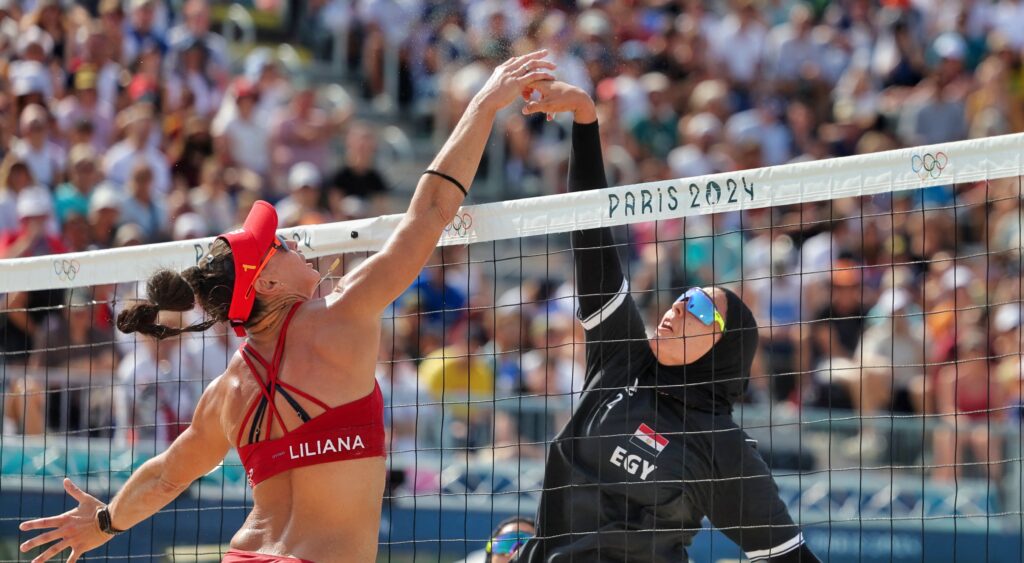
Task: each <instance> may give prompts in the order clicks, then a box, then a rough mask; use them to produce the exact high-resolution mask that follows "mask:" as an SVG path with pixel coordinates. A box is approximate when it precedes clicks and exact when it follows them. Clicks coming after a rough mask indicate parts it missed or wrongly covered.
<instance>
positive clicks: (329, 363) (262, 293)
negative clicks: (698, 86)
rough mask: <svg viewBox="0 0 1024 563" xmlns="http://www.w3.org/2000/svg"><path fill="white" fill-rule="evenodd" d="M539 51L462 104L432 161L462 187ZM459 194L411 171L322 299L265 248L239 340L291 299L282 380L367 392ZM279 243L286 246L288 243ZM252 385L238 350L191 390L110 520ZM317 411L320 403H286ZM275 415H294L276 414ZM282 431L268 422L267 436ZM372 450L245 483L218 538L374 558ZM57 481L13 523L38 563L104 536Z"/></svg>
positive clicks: (344, 394) (165, 484)
mask: <svg viewBox="0 0 1024 563" xmlns="http://www.w3.org/2000/svg"><path fill="white" fill-rule="evenodd" d="M545 54H546V52H545V51H538V52H535V53H531V54H529V55H525V56H521V57H515V58H512V59H510V60H508V61H506V62H505V63H504V64H502V65H501V66H499V67H498V68H497V69H496V70H495V71H494V73H493V74H492V75H491V77H490V79H489V80H488V81H487V83H486V84H485V85H484V87H483V89H482V90H481V91H480V93H478V94H477V95H476V96H475V97H474V99H473V101H472V102H471V104H470V106H469V108H468V109H467V111H466V113H465V114H464V115H463V116H462V119H461V120H460V121H459V123H458V125H457V126H456V128H455V131H454V132H453V133H452V135H451V137H450V138H449V139H448V142H447V143H446V144H445V145H444V147H443V148H442V149H441V151H440V153H439V154H438V156H437V157H436V158H435V159H434V161H433V163H432V164H431V169H433V170H438V171H441V172H444V173H445V174H448V175H450V176H452V177H454V178H455V179H457V180H458V181H459V182H461V183H462V184H463V185H464V186H469V185H470V183H471V181H472V179H473V176H474V175H475V174H476V169H477V165H478V163H479V162H480V158H481V155H482V153H483V149H484V145H485V143H486V141H487V138H488V136H489V134H490V132H491V125H492V123H493V121H494V117H495V115H496V113H497V112H498V110H500V109H502V108H503V107H505V106H507V105H509V104H510V103H512V102H513V101H514V100H515V99H516V98H517V97H519V96H520V95H521V94H522V93H523V92H525V91H528V89H529V87H530V86H531V85H534V84H536V83H538V82H540V81H549V80H552V79H553V77H552V75H551V74H550V72H549V71H551V70H552V69H554V65H553V64H551V63H549V62H547V61H544V60H543V57H544V55H545ZM462 199H463V195H462V192H460V191H459V189H458V188H456V187H455V186H454V185H452V184H451V183H449V182H448V181H446V180H444V179H442V178H439V177H436V176H433V175H424V176H423V177H422V178H420V181H419V185H418V186H417V189H416V193H415V195H414V196H413V198H412V202H411V203H410V205H409V210H408V212H407V213H406V215H405V217H404V219H403V220H402V222H401V224H400V225H399V227H398V229H397V230H396V231H395V233H394V234H393V235H392V236H391V238H390V239H388V241H387V243H386V244H385V245H384V248H383V249H382V250H381V251H380V252H378V253H377V254H375V255H374V256H373V257H371V258H369V259H368V260H366V261H365V262H364V263H362V264H361V265H360V266H359V267H358V268H356V269H355V270H354V271H352V272H351V273H350V274H348V275H346V276H345V277H344V278H343V279H341V280H340V281H339V283H338V286H337V288H336V289H335V291H334V292H333V293H331V294H330V295H329V296H328V297H326V298H321V299H311V296H312V295H313V292H314V290H315V288H316V286H317V285H318V283H319V280H320V274H319V273H318V272H317V271H316V270H314V269H312V267H311V266H309V265H307V263H306V261H305V259H304V257H303V256H302V255H301V254H299V253H298V252H287V253H281V252H279V253H277V254H275V255H274V257H273V258H272V259H271V260H270V262H269V264H268V265H267V267H266V268H265V269H264V271H263V272H262V274H260V277H259V278H258V279H257V281H256V291H257V294H258V295H259V298H260V299H261V300H262V302H263V303H264V305H265V307H266V308H267V309H269V310H270V311H271V312H270V313H269V314H267V315H266V316H265V317H264V318H262V319H260V320H259V322H258V323H256V324H255V325H253V326H250V327H248V330H249V334H250V343H251V344H252V345H253V346H254V347H255V348H256V349H257V351H258V352H260V353H261V354H262V355H264V356H265V357H268V358H269V357H271V356H272V355H273V349H274V345H275V343H276V341H277V337H278V334H279V333H280V329H281V326H282V324H283V322H284V319H285V315H286V314H287V312H288V310H289V307H290V306H291V305H292V304H293V303H294V302H296V301H305V300H309V301H308V303H306V304H304V305H303V306H302V307H300V308H299V310H298V312H297V313H296V315H295V318H294V319H293V321H292V323H291V326H290V328H289V331H288V336H287V344H286V349H285V350H286V352H285V356H284V361H283V363H282V365H281V380H282V381H285V382H288V383H291V384H293V385H296V386H298V387H299V388H301V389H303V390H305V391H307V392H309V393H311V394H313V395H314V396H316V397H318V398H319V399H320V400H322V401H324V402H325V403H327V404H328V405H340V404H343V403H347V402H349V401H353V400H356V399H359V398H361V397H364V396H366V395H367V394H369V393H370V392H371V391H373V388H374V364H375V362H376V359H377V347H378V345H379V342H380V316H381V314H382V313H383V311H384V309H385V307H386V306H387V305H388V304H389V303H391V302H392V301H393V300H394V299H396V298H397V297H398V296H399V295H400V294H401V293H402V292H403V291H404V290H405V289H406V288H407V287H409V285H410V284H412V282H413V281H414V279H415V278H416V276H417V275H418V274H419V272H420V270H421V269H422V268H423V266H424V265H425V264H426V262H427V259H428V257H429V256H430V254H431V252H432V251H433V250H434V247H435V246H436V244H437V241H438V239H439V238H440V236H441V233H442V231H443V229H444V227H445V225H447V224H448V222H449V221H451V219H452V218H453V217H454V216H455V213H456V211H457V210H458V208H459V206H460V205H461V204H462ZM292 250H295V248H294V246H292ZM258 394H259V388H258V386H257V384H256V382H255V380H254V378H253V377H252V375H250V373H249V372H248V369H247V368H246V366H245V363H244V362H243V361H242V359H241V357H240V356H239V354H237V353H236V354H235V356H234V357H233V358H232V360H231V362H230V364H229V365H228V368H227V370H226V371H225V372H224V374H223V375H221V376H220V377H218V378H217V379H216V380H214V381H213V382H212V383H211V384H210V385H209V387H208V388H207V389H206V391H205V392H204V393H203V396H202V398H201V399H200V401H199V404H198V407H197V408H196V412H195V415H194V417H193V420H192V425H191V426H190V427H189V428H188V429H187V430H186V431H185V432H184V433H183V434H182V435H181V436H179V437H178V438H177V439H176V440H175V441H174V442H173V443H172V444H171V445H170V446H169V448H168V449H167V451H165V452H163V453H162V454H160V455H157V456H156V457H154V458H153V459H151V460H149V461H147V462H146V463H145V464H143V465H142V467H140V468H139V470H138V471H136V472H135V474H133V475H132V476H131V478H130V479H129V480H128V482H127V483H125V486H124V488H122V489H121V491H120V492H119V493H118V494H117V495H116V496H115V497H114V500H113V501H112V502H111V503H110V514H111V517H112V525H113V527H114V528H118V529H122V530H125V529H128V528H130V527H132V526H134V525H135V524H137V523H139V522H141V521H142V520H144V519H146V518H148V517H149V516H151V515H153V514H154V513H156V512H157V511H158V510H159V509H160V508H162V507H163V506H165V505H167V504H168V503H169V502H171V501H172V500H173V499H174V498H175V497H177V496H178V495H179V494H181V493H182V492H183V491H184V490H185V489H186V488H187V487H188V486H189V484H190V483H192V481H194V480H196V479H198V478H199V477H201V476H203V475H205V474H206V473H208V472H209V471H210V470H212V469H214V468H215V467H216V466H217V465H218V464H219V463H220V462H221V461H222V460H223V459H224V456H225V455H226V454H227V453H228V451H229V450H230V449H231V448H233V447H235V446H236V444H234V443H233V440H234V439H235V436H237V432H238V427H239V425H240V424H241V423H242V417H243V415H244V412H245V408H246V406H247V405H248V404H249V403H250V402H251V401H252V400H253V398H254V397H256V396H257V395H258ZM299 400H300V402H302V403H305V404H304V406H307V407H308V408H309V409H310V413H311V414H314V415H315V414H316V413H318V412H319V409H318V408H316V407H315V406H313V405H309V404H308V403H307V402H306V401H305V400H304V399H301V398H299ZM280 413H281V415H282V416H283V417H284V420H285V423H286V424H287V425H288V427H289V428H295V427H297V426H299V425H300V423H301V421H299V420H298V418H297V417H296V416H295V414H294V412H292V410H291V409H288V408H282V409H280ZM279 436H281V429H280V427H279V425H275V427H274V433H273V435H271V436H270V438H277V437H279ZM384 479H385V460H384V459H383V458H379V457H378V458H370V459H357V460H348V461H339V462H334V463H326V464H321V465H313V466H308V467H301V468H298V469H293V470H291V471H286V472H284V473H281V474H279V475H276V476H274V477H272V478H270V479H268V480H267V481H264V482H262V483H260V484H259V485H257V486H256V487H255V489H254V490H253V500H254V507H253V510H252V512H251V513H250V514H249V517H248V518H247V519H246V521H245V523H244V524H243V525H242V528H241V529H240V530H239V531H238V533H236V534H235V536H234V538H232V540H231V547H232V548H236V549H241V550H245V551H256V552H260V553H265V554H269V555H281V556H292V557H299V558H302V559H308V560H312V561H315V562H317V563H331V562H338V563H347V562H371V561H374V560H375V558H376V555H377V534H378V530H379V527H380V512H381V503H382V497H383V492H384ZM64 488H65V490H67V492H68V494H70V495H71V496H72V497H74V498H75V499H76V500H77V501H78V503H79V505H78V507H77V508H74V509H72V510H70V511H68V512H66V513H64V514H61V515H59V516H54V517H50V518H40V519H37V520H31V521H28V522H24V523H22V524H21V529H22V530H43V529H49V528H53V529H52V530H51V531H48V532H46V533H43V534H41V535H38V536H36V537H34V538H32V539H31V540H29V541H27V542H25V543H24V544H22V546H21V549H22V551H27V550H29V549H32V548H34V547H37V546H40V545H43V544H46V543H49V542H55V543H54V544H53V545H52V546H51V547H50V548H49V549H47V550H46V551H44V552H43V553H42V554H41V555H39V556H38V557H36V558H35V559H33V562H34V563H40V562H42V561H45V560H47V559H50V558H52V557H54V556H55V555H57V554H58V553H60V552H61V551H64V550H66V549H69V548H70V550H71V551H70V555H69V556H68V558H67V561H68V563H72V562H74V561H76V560H77V559H78V558H79V557H80V556H81V555H82V554H83V553H85V552H86V551H89V550H91V549H94V548H96V547H99V546H100V545H103V544H104V543H106V542H107V541H109V540H110V538H111V537H112V536H109V535H107V534H105V533H104V532H102V531H101V530H100V529H99V527H98V524H97V520H96V511H97V509H99V508H100V507H102V506H103V503H101V502H100V501H99V500H97V499H96V498H94V497H92V496H90V495H89V494H88V493H86V492H84V491H82V490H81V489H79V488H78V487H77V486H75V484H74V483H72V482H71V480H70V479H65V480H64Z"/></svg>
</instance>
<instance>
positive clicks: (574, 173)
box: [523, 82, 628, 330]
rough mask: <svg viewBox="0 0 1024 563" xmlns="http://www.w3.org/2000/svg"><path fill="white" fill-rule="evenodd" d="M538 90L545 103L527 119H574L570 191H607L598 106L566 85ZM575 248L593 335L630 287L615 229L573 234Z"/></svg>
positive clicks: (583, 309)
mask: <svg viewBox="0 0 1024 563" xmlns="http://www.w3.org/2000/svg"><path fill="white" fill-rule="evenodd" d="M536 90H537V91H538V92H539V93H540V96H541V99H540V100H539V101H535V102H531V103H529V104H527V105H526V107H525V108H523V111H524V113H547V114H552V113H557V112H563V111H571V112H572V113H573V126H572V148H571V151H570V155H569V191H573V192H579V191H585V190H598V189H601V188H606V187H608V180H607V179H606V178H605V174H604V160H603V157H602V155H601V135H600V131H599V129H598V124H597V112H596V111H595V109H594V102H593V100H591V99H590V96H588V95H587V94H586V93H585V92H583V91H582V90H580V89H579V88H576V87H574V86H569V85H568V84H565V83H562V82H554V83H549V84H541V85H538V86H537V87H536ZM572 248H573V257H574V259H575V263H576V292H577V294H578V295H579V307H580V308H579V316H580V320H581V321H582V322H583V327H584V328H586V329H587V330H590V329H592V328H595V327H596V326H597V325H598V324H600V321H601V319H602V317H603V316H606V315H608V314H611V313H612V312H614V310H615V309H617V308H618V306H619V305H621V304H622V302H623V300H624V299H625V297H626V296H627V295H628V282H627V280H626V277H625V275H623V273H622V264H621V263H620V262H619V256H618V253H617V252H616V250H615V239H614V237H613V236H612V232H611V229H609V228H607V227H601V228H597V229H587V230H585V231H573V232H572Z"/></svg>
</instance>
